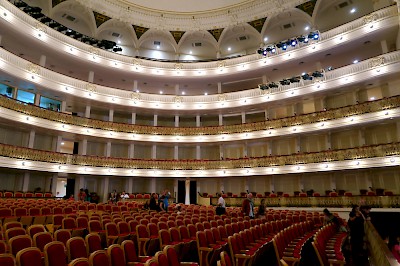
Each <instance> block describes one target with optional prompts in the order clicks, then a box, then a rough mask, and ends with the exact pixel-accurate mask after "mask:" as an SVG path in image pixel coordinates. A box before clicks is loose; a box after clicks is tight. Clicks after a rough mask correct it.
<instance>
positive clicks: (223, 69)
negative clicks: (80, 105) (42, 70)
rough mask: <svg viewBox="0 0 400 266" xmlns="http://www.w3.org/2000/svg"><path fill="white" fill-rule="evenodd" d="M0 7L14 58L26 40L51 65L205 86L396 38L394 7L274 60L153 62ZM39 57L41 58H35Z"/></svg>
mask: <svg viewBox="0 0 400 266" xmlns="http://www.w3.org/2000/svg"><path fill="white" fill-rule="evenodd" d="M1 3H2V6H1V12H0V17H1V20H0V21H1V23H2V26H4V30H6V31H5V32H6V33H10V35H14V36H17V37H16V38H15V39H13V44H15V47H14V49H15V50H16V51H14V52H16V53H22V51H18V52H17V50H18V49H19V47H18V46H19V44H18V41H16V40H19V41H20V43H22V44H23V43H26V41H27V40H29V42H30V47H31V48H37V49H33V50H38V51H42V50H43V47H45V48H46V49H47V48H49V49H51V50H52V51H53V52H54V53H53V55H55V58H54V60H55V61H57V60H62V58H65V57H71V58H73V59H74V60H75V61H76V62H75V66H77V65H79V66H80V67H87V69H96V73H97V72H99V73H105V72H106V71H111V72H109V73H120V74H119V75H122V74H126V73H130V74H133V75H134V76H137V77H143V78H146V79H163V80H178V79H179V80H182V79H188V80H190V81H193V80H204V78H207V79H208V81H210V80H221V79H231V78H232V75H235V79H239V80H240V79H241V78H243V77H248V76H254V75H259V76H261V75H262V74H261V73H264V72H265V71H266V70H268V69H272V68H275V67H277V66H279V65H281V64H288V63H291V62H296V61H297V60H301V59H302V58H305V57H307V58H310V60H311V61H313V59H312V58H313V57H314V61H315V59H316V56H317V55H321V53H324V52H326V51H328V50H329V51H335V49H343V47H350V46H354V45H356V43H357V42H358V41H360V40H362V39H363V38H365V37H366V36H374V35H382V34H383V33H384V34H386V35H388V36H389V35H390V36H391V37H393V36H397V33H398V30H397V28H398V12H397V7H396V6H389V7H386V8H383V9H380V10H377V11H375V12H373V13H370V14H369V15H366V16H363V17H361V18H358V19H355V20H353V21H351V22H349V23H346V24H344V25H342V26H338V27H336V28H334V29H332V30H328V31H325V32H321V33H320V39H319V40H318V42H315V43H312V42H310V43H309V44H304V45H300V44H298V45H296V46H295V47H292V48H289V49H287V50H286V51H284V50H281V49H277V54H275V55H269V56H267V57H264V56H261V55H259V54H257V53H256V50H257V48H258V47H259V45H258V44H257V45H256V47H254V49H253V50H252V53H251V54H250V55H246V56H241V57H238V58H233V59H226V60H218V61H212V62H199V63H180V62H178V63H177V62H157V61H151V60H142V59H138V58H132V57H128V56H124V55H119V54H115V53H112V52H108V51H105V50H102V49H98V48H94V47H93V46H90V45H88V44H85V43H82V42H80V41H77V40H75V39H73V38H71V37H68V36H66V35H64V34H62V33H60V32H58V31H56V30H54V29H52V28H51V27H49V26H46V25H45V24H43V23H40V22H38V21H37V20H35V19H34V18H32V17H30V16H29V15H27V14H25V13H24V12H22V11H21V10H19V9H18V8H17V7H15V6H14V5H12V4H11V3H10V2H8V1H6V0H1ZM271 23H272V22H271ZM394 28H395V31H394V33H393V32H392V34H387V33H388V32H387V30H389V29H394ZM295 36H296V35H294V36H289V37H295ZM3 39H4V40H3V46H5V47H13V44H11V43H7V41H6V38H3ZM372 39H374V38H372ZM19 50H21V49H19ZM39 57H40V54H38V55H37V57H36V58H39ZM82 64H84V65H82ZM72 68H73V67H72ZM97 69H99V71H97ZM61 72H62V71H61ZM64 73H68V71H64ZM114 87H119V86H114ZM131 89H132V88H131Z"/></svg>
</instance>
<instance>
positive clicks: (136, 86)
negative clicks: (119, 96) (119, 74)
mask: <svg viewBox="0 0 400 266" xmlns="http://www.w3.org/2000/svg"><path fill="white" fill-rule="evenodd" d="M133 91H136V92H137V91H138V81H137V80H134V81H133Z"/></svg>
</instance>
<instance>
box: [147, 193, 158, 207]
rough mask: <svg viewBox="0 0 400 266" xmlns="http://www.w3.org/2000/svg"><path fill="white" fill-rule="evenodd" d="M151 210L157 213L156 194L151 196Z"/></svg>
mask: <svg viewBox="0 0 400 266" xmlns="http://www.w3.org/2000/svg"><path fill="white" fill-rule="evenodd" d="M149 209H150V210H153V211H157V210H158V208H157V200H156V193H152V194H151V198H150V203H149Z"/></svg>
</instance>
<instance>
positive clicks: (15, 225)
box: [3, 221, 23, 231]
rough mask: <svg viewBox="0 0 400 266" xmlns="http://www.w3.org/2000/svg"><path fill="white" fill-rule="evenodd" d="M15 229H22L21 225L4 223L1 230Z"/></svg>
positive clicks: (15, 222)
mask: <svg viewBox="0 0 400 266" xmlns="http://www.w3.org/2000/svg"><path fill="white" fill-rule="evenodd" d="M15 227H19V228H22V227H23V226H22V223H20V222H17V221H12V222H8V223H5V224H4V225H3V230H4V231H6V230H8V229H11V228H15Z"/></svg>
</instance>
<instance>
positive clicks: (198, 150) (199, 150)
mask: <svg viewBox="0 0 400 266" xmlns="http://www.w3.org/2000/svg"><path fill="white" fill-rule="evenodd" d="M200 159H201V149H200V146H199V145H197V146H196V160H200Z"/></svg>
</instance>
